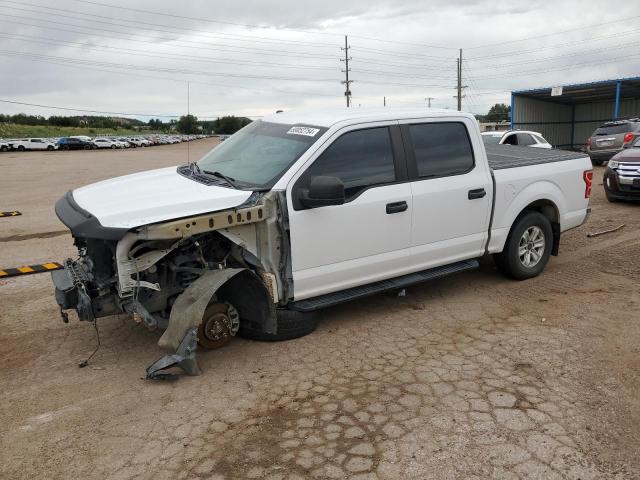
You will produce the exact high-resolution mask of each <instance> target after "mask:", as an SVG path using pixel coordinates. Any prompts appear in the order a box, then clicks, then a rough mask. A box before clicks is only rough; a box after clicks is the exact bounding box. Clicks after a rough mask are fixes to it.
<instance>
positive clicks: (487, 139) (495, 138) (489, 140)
mask: <svg viewBox="0 0 640 480" xmlns="http://www.w3.org/2000/svg"><path fill="white" fill-rule="evenodd" d="M501 138H502V135H482V141H483V142H484V144H485V145H497V144H498V142H499V141H500V139H501Z"/></svg>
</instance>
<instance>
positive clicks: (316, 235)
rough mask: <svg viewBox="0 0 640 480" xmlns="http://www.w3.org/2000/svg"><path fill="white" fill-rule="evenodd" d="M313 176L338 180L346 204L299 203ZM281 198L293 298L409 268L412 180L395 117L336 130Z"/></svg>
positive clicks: (335, 288)
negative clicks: (314, 205) (286, 214)
mask: <svg viewBox="0 0 640 480" xmlns="http://www.w3.org/2000/svg"><path fill="white" fill-rule="evenodd" d="M317 176H331V177H337V178H339V179H340V180H342V182H343V183H344V186H345V203H344V204H342V205H333V206H324V207H319V208H304V206H303V205H301V204H300V202H299V200H298V199H299V198H300V192H301V191H304V190H305V189H307V188H308V186H309V184H310V182H311V179H312V178H314V177H317ZM287 203H288V209H289V228H290V237H291V258H292V270H293V272H292V273H293V283H294V297H295V299H296V300H302V299H305V298H309V297H314V296H318V295H322V294H325V293H330V292H335V291H339V290H344V289H346V288H350V287H354V286H358V285H363V284H367V283H372V282H375V281H378V280H382V279H385V278H389V277H393V276H398V275H401V274H403V273H405V272H406V270H407V269H408V268H409V259H410V255H411V250H410V247H409V242H410V236H411V215H412V214H411V212H412V199H411V187H410V185H409V183H408V182H407V175H406V165H405V157H404V150H403V145H402V138H401V135H400V129H399V127H398V125H397V123H396V122H394V123H393V124H392V125H388V124H384V123H383V124H380V123H375V124H367V125H366V126H363V125H357V126H350V127H347V128H345V129H342V130H340V131H339V132H337V133H336V134H335V135H334V136H333V137H332V138H331V139H330V140H328V141H327V142H326V147H325V146H323V147H322V148H321V149H320V150H319V151H318V152H317V153H316V154H315V155H314V156H313V157H312V158H311V159H310V160H309V162H307V164H305V166H304V167H303V168H302V169H301V171H300V172H299V173H298V174H297V175H296V176H295V177H294V178H293V179H292V181H291V182H290V183H289V186H288V187H287Z"/></svg>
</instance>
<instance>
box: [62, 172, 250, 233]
mask: <svg viewBox="0 0 640 480" xmlns="http://www.w3.org/2000/svg"><path fill="white" fill-rule="evenodd" d="M251 193H252V192H250V191H245V190H236V189H234V188H225V187H219V186H215V185H204V184H202V183H199V182H196V181H194V180H192V179H190V178H187V177H184V176H182V175H180V174H179V173H178V172H177V167H168V168H161V169H158V170H150V171H146V172H141V173H134V174H133V175H125V176H124V177H116V178H112V179H109V180H104V181H102V182H98V183H93V184H91V185H87V186H85V187H81V188H78V189H76V190H74V191H73V198H74V200H75V202H76V203H77V204H78V206H80V207H81V208H83V209H84V210H86V211H87V212H89V213H90V214H92V215H93V216H94V217H96V218H97V219H98V221H99V222H100V224H101V225H102V226H104V227H113V228H127V229H128V228H134V227H139V226H142V225H147V224H150V223H157V222H162V221H166V220H173V219H176V218H181V217H186V216H189V215H197V214H202V213H207V212H215V211H219V210H225V209H227V208H233V207H237V206H238V205H241V204H242V203H244V202H245V201H246V200H247V199H248V198H249V197H250V196H251Z"/></svg>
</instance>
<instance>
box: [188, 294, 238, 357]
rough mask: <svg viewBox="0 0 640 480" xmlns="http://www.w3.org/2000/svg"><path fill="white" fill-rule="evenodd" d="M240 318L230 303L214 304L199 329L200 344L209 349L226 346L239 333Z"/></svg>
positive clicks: (205, 312)
mask: <svg viewBox="0 0 640 480" xmlns="http://www.w3.org/2000/svg"><path fill="white" fill-rule="evenodd" d="M239 327H240V316H239V315H238V311H237V310H236V309H235V308H234V307H233V305H230V304H228V303H212V304H211V305H209V306H208V307H207V309H206V310H205V311H204V315H203V316H202V323H200V327H199V328H198V343H199V344H200V345H201V346H202V347H204V348H207V349H214V348H220V347H222V346H223V345H226V344H227V343H228V342H229V341H230V340H231V338H232V337H233V336H235V334H236V333H237V332H238V328H239Z"/></svg>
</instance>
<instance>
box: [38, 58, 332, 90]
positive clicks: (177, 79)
mask: <svg viewBox="0 0 640 480" xmlns="http://www.w3.org/2000/svg"><path fill="white" fill-rule="evenodd" d="M36 61H42V62H44V63H50V64H53V65H60V66H63V67H67V68H75V69H79V70H82V71H86V70H92V71H96V72H103V73H110V74H114V75H125V76H128V77H137V78H150V79H154V80H162V81H168V82H179V83H186V82H187V80H185V79H182V78H171V77H158V76H155V75H142V74H139V73H131V72H128V71H124V70H108V69H104V68H97V67H91V66H86V65H82V66H80V65H69V64H67V63H60V62H56V61H52V60H36ZM189 82H190V83H191V84H197V85H205V86H210V87H222V88H227V89H233V90H237V89H240V90H248V91H253V92H261V93H273V92H276V93H285V94H287V95H291V94H292V93H293V94H296V95H302V96H310V97H331V98H336V96H335V94H329V93H321V92H313V91H309V90H306V89H305V90H304V91H301V92H300V91H298V92H296V91H292V90H291V89H289V90H280V89H277V88H269V89H265V88H257V87H247V86H244V85H238V84H237V83H234V84H233V85H228V84H221V83H212V82H204V81H197V80H189Z"/></svg>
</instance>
